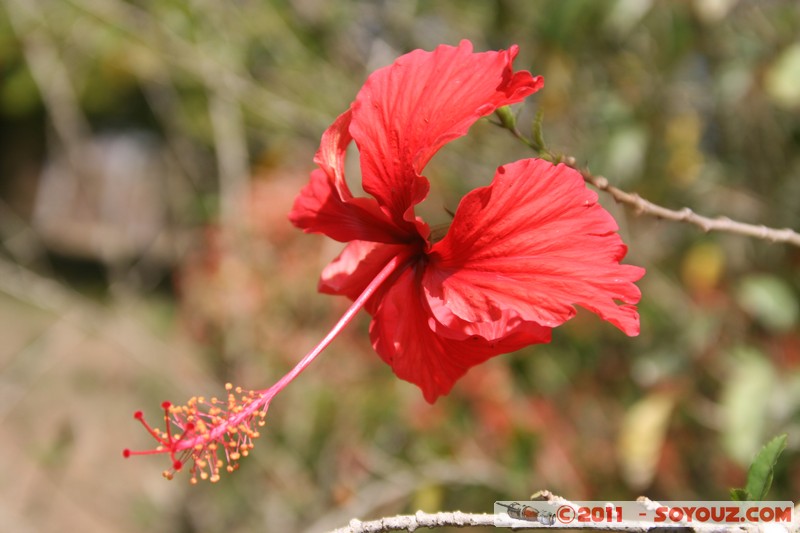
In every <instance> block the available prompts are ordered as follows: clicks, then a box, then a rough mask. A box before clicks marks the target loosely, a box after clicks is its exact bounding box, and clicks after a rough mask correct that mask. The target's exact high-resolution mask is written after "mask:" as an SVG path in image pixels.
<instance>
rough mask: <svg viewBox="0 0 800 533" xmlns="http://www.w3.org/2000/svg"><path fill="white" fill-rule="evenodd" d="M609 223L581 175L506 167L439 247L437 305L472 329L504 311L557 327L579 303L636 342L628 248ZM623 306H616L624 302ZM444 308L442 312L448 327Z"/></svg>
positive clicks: (434, 257)
mask: <svg viewBox="0 0 800 533" xmlns="http://www.w3.org/2000/svg"><path fill="white" fill-rule="evenodd" d="M616 230H617V225H616V222H615V221H614V219H613V218H612V217H611V215H610V214H609V213H608V212H607V211H606V210H605V209H603V208H602V207H601V206H600V205H599V204H598V203H597V194H595V193H594V192H593V191H590V190H589V189H587V188H586V186H585V185H584V183H583V179H582V178H581V176H580V174H579V173H578V172H576V171H575V170H573V169H571V168H569V167H566V166H564V165H558V166H556V165H552V164H551V163H548V162H546V161H543V160H538V159H526V160H522V161H517V162H516V163H511V164H509V165H505V166H503V167H500V168H499V169H498V170H497V174H496V175H495V177H494V181H493V183H492V184H491V185H490V186H488V187H482V188H480V189H476V190H474V191H472V192H470V193H469V194H467V195H466V196H465V197H464V199H463V200H462V201H461V203H460V205H459V206H458V210H457V211H456V215H455V218H454V219H453V223H452V225H451V226H450V230H449V231H448V233H447V235H446V236H445V238H444V239H443V240H441V241H440V242H438V243H436V244H435V245H434V246H433V248H432V249H431V254H430V258H431V263H430V267H429V268H428V270H427V273H426V276H425V279H424V284H425V287H426V290H427V292H428V294H429V297H430V298H432V299H439V300H441V301H442V302H443V304H444V307H446V308H448V309H449V310H450V311H452V313H453V314H455V315H456V316H458V317H460V318H462V319H463V320H466V321H468V322H478V323H481V322H488V323H491V322H495V321H497V320H500V319H502V317H503V316H504V312H505V311H506V310H513V311H514V312H515V313H516V314H518V316H519V317H520V318H521V319H522V320H525V321H532V322H537V323H539V324H541V325H543V326H548V327H555V326H558V325H560V324H562V323H563V322H565V321H567V320H569V319H570V318H571V317H572V316H573V315H574V314H575V308H574V307H573V306H574V305H580V306H582V307H585V308H586V309H589V310H590V311H593V312H595V313H597V314H598V315H600V316H601V317H602V318H604V319H606V320H608V321H609V322H611V323H612V324H614V325H615V326H617V327H618V328H619V329H621V330H622V331H624V332H625V333H626V334H628V335H637V334H638V333H639V315H638V313H637V312H636V307H635V305H632V304H635V303H637V302H638V301H639V298H640V297H641V293H640V291H639V289H638V287H636V285H634V283H633V282H634V281H636V280H638V279H639V278H641V277H642V275H644V269H642V268H640V267H636V266H632V265H622V264H619V261H620V260H621V259H622V258H623V257H624V256H625V252H626V250H627V249H626V247H625V245H624V244H623V243H622V240H621V239H620V237H619V235H617V233H616ZM617 300H618V301H621V302H623V303H622V304H621V305H618V304H617V303H616V301H617ZM442 307H443V306H438V307H437V306H434V307H433V311H434V312H437V309H438V310H439V312H437V318H440V320H446V318H447V316H446V314H444V313H442V312H441V309H442Z"/></svg>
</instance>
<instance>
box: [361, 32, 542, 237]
mask: <svg viewBox="0 0 800 533" xmlns="http://www.w3.org/2000/svg"><path fill="white" fill-rule="evenodd" d="M516 55H517V47H516V46H514V47H512V48H511V49H510V50H504V51H500V52H484V53H477V54H473V53H472V44H471V43H470V42H469V41H462V42H461V44H460V45H459V46H458V47H452V46H444V45H443V46H439V47H438V48H436V50H434V51H433V52H425V51H423V50H415V51H413V52H411V53H409V54H406V55H404V56H402V57H400V58H399V59H397V61H395V62H394V64H392V65H390V66H388V67H385V68H382V69H380V70H377V71H375V72H374V73H373V74H372V75H371V76H370V77H369V78H368V79H367V82H366V83H365V84H364V87H363V88H362V89H361V91H360V92H359V93H358V96H357V97H356V101H355V102H354V104H353V107H352V109H353V117H352V123H351V125H350V133H351V134H352V135H353V138H354V139H355V140H356V143H357V144H358V147H359V150H360V152H361V171H362V176H363V186H364V190H365V191H366V192H368V193H370V194H372V195H373V196H375V198H377V199H378V202H379V203H380V204H381V205H382V206H384V207H386V208H388V209H389V210H390V211H391V213H392V215H393V217H394V219H395V220H397V221H398V223H399V222H400V221H402V220H408V221H412V220H413V214H412V213H411V212H410V211H409V208H411V207H412V206H414V205H415V204H417V203H419V202H421V201H422V200H423V199H424V198H425V196H426V195H427V194H428V189H429V184H428V180H427V179H425V178H424V177H422V176H421V173H422V169H423V168H424V167H425V165H426V164H427V163H428V161H429V160H430V158H431V157H433V155H434V154H435V153H436V152H437V151H438V150H439V149H440V148H441V147H442V146H443V145H444V144H445V143H447V142H449V141H452V140H453V139H455V138H457V137H460V136H462V135H464V134H465V133H466V132H467V130H468V129H469V127H470V126H471V125H472V124H473V123H474V122H475V121H476V120H478V119H479V118H480V117H482V116H485V115H488V114H490V113H492V112H494V110H495V109H496V108H498V107H501V106H504V105H507V104H512V103H515V102H519V101H521V100H522V99H523V98H525V97H526V96H528V95H530V94H532V93H534V92H536V91H537V90H539V89H540V88H541V87H542V86H543V85H544V82H543V80H542V78H541V77H535V78H534V77H533V76H531V75H530V73H528V72H524V71H521V72H516V73H515V72H513V70H512V62H513V60H514V57H515V56H516Z"/></svg>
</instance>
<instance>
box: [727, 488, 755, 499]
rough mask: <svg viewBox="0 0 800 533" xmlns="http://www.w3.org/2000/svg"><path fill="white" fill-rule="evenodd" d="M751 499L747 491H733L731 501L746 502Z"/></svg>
mask: <svg viewBox="0 0 800 533" xmlns="http://www.w3.org/2000/svg"><path fill="white" fill-rule="evenodd" d="M749 499H750V493H748V492H747V491H746V490H745V489H731V500H733V501H735V502H746V501H747V500H749Z"/></svg>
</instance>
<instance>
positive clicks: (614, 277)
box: [123, 41, 644, 482]
mask: <svg viewBox="0 0 800 533" xmlns="http://www.w3.org/2000/svg"><path fill="white" fill-rule="evenodd" d="M516 54H517V48H516V47H512V48H511V49H510V50H507V51H500V52H485V53H477V54H476V53H472V45H471V44H470V43H469V42H468V41H462V42H461V44H460V45H459V46H458V47H451V46H440V47H438V48H437V49H436V50H434V51H433V52H425V51H422V50H416V51H414V52H411V53H410V54H407V55H404V56H402V57H401V58H399V59H398V60H397V61H395V63H394V64H392V65H391V66H388V67H386V68H383V69H381V70H378V71H377V72H375V73H373V74H372V75H371V76H370V77H369V78H368V79H367V82H366V83H365V84H364V87H363V88H362V89H361V91H360V92H359V93H358V95H357V97H356V100H355V102H353V104H352V105H351V106H350V109H349V110H347V111H346V112H345V113H343V114H342V115H341V116H340V117H339V118H338V119H336V121H335V122H334V123H333V125H332V126H331V127H330V128H328V130H327V131H326V132H325V133H324V135H323V136H322V143H321V146H320V149H319V151H318V153H317V156H316V158H315V161H316V163H317V164H318V165H319V169H317V170H315V171H314V172H313V173H312V174H311V180H310V182H309V183H308V185H306V186H305V187H304V188H303V190H302V191H301V193H300V195H299V196H298V198H297V200H296V201H295V205H294V207H293V209H292V212H291V213H290V215H289V217H290V219H291V221H292V222H293V223H294V224H295V225H297V226H298V227H300V228H302V229H303V230H305V231H307V232H315V233H323V234H325V235H328V236H329V237H331V238H333V239H336V240H339V241H342V242H347V243H348V244H347V246H346V247H345V249H344V251H343V252H342V253H341V255H339V257H338V258H336V259H335V260H334V261H333V262H332V263H331V264H330V265H328V266H327V267H326V268H325V270H324V271H323V273H322V279H321V281H320V290H321V291H323V292H326V293H329V294H341V295H344V296H347V297H349V298H351V299H352V300H353V303H352V305H351V306H350V308H349V309H348V310H347V311H346V312H345V314H344V315H343V316H342V318H341V319H340V320H339V322H337V323H336V325H335V326H334V327H333V329H332V330H331V331H330V332H329V333H328V334H327V335H326V337H325V338H324V339H323V340H322V341H321V342H320V343H319V344H318V345H317V346H315V347H314V349H313V350H311V352H309V353H308V354H307V355H306V356H305V357H303V359H301V360H300V362H299V363H298V364H297V365H296V366H295V367H294V368H293V369H292V370H291V371H289V372H288V373H287V374H286V375H285V376H284V377H283V378H281V379H280V380H279V381H278V382H276V383H275V384H274V385H272V386H271V387H269V388H267V389H263V390H254V391H251V390H244V389H241V388H240V387H234V386H233V385H230V384H228V385H226V391H227V393H226V395H225V396H224V397H222V398H216V397H214V398H208V399H206V398H204V397H202V396H197V397H193V398H191V399H190V400H189V401H188V402H187V403H186V404H185V405H173V404H171V403H170V402H164V403H163V404H162V409H163V411H164V416H163V420H164V424H165V429H164V430H161V429H157V428H154V427H152V426H151V425H149V424H148V423H147V422H146V421H145V418H144V415H143V414H142V412H141V411H137V412H136V413H135V415H134V417H135V418H136V419H137V420H138V421H139V422H140V423H141V424H142V425H143V426H144V428H145V429H146V430H147V432H148V433H149V434H150V435H151V437H152V438H154V439H155V440H156V442H157V446H156V448H155V449H153V450H145V451H131V450H124V452H123V455H124V456H125V457H130V456H133V455H147V454H168V455H169V456H170V459H171V468H170V469H169V470H167V471H165V472H164V475H165V476H166V477H167V478H172V476H173V474H174V473H175V471H177V470H181V469H182V468H183V466H184V464H185V463H187V462H190V461H191V462H192V466H191V469H190V475H191V477H190V479H191V480H192V481H193V482H197V481H198V479H208V480H210V481H216V480H218V479H219V476H220V473H221V472H222V471H223V470H227V471H233V470H235V469H236V468H238V461H239V459H240V458H241V457H243V456H246V455H247V454H248V453H249V451H250V450H251V449H252V447H253V441H254V440H255V439H256V438H258V436H259V434H260V433H259V428H260V427H261V426H262V425H263V424H264V423H265V420H264V418H265V416H266V412H267V409H268V408H269V406H270V403H271V402H272V399H273V398H274V397H275V395H276V394H277V393H278V392H280V391H281V390H283V388H284V387H286V386H287V385H288V384H289V383H290V382H291V381H292V380H294V379H295V378H296V377H297V376H298V375H299V374H300V373H301V372H302V371H303V370H305V369H306V368H307V367H308V365H309V364H311V362H312V361H313V360H314V359H315V358H316V357H317V356H318V355H319V354H320V353H321V352H322V351H323V350H324V349H325V348H326V347H327V346H328V345H329V344H330V343H331V341H332V340H333V339H334V338H335V337H336V335H338V334H339V332H340V331H341V330H342V329H343V328H344V327H345V326H346V325H347V324H348V323H350V321H352V319H353V317H354V316H356V314H357V313H358V312H359V310H360V309H362V308H364V309H366V310H367V311H368V312H369V313H370V314H371V315H372V317H373V319H372V323H371V325H370V336H371V338H372V343H373V346H374V347H375V350H376V351H377V352H378V354H379V355H380V356H381V358H382V359H383V360H384V361H386V362H387V363H388V364H389V365H390V366H391V367H392V369H393V370H394V372H395V374H397V376H399V377H400V378H402V379H405V380H408V381H410V382H412V383H415V384H416V385H418V386H419V387H420V388H421V389H422V393H423V395H424V396H425V399H426V400H428V401H429V402H433V401H435V400H436V398H438V397H439V396H441V395H443V394H447V393H448V392H449V391H450V389H451V388H452V387H453V384H454V383H455V382H456V381H457V380H458V379H459V378H460V377H461V376H463V375H464V374H465V373H466V372H467V370H469V368H470V367H472V366H475V365H477V364H479V363H481V362H483V361H485V360H487V359H489V358H490V357H493V356H495V355H498V354H502V353H507V352H511V351H514V350H517V349H519V348H522V347H523V346H527V345H530V344H535V343H543V342H548V341H549V340H550V332H551V329H552V328H554V327H556V326H558V325H560V324H562V323H564V322H565V321H567V320H569V319H570V318H572V316H574V315H575V307H574V306H575V305H579V306H582V307H584V308H586V309H589V310H590V311H592V312H594V313H596V314H598V315H599V316H600V317H602V318H604V319H605V320H608V321H609V322H611V323H612V324H614V325H615V326H617V327H618V328H619V329H621V330H622V331H623V332H625V333H626V334H628V335H636V334H638V332H639V317H638V315H637V312H636V307H635V305H634V304H636V303H637V302H638V301H639V297H640V293H639V289H638V288H637V287H636V285H634V282H635V281H636V280H638V279H639V278H640V277H641V276H642V275H643V274H644V270H643V269H642V268H639V267H636V266H631V265H623V264H620V263H619V261H620V260H621V259H622V258H623V257H624V255H625V252H626V247H625V245H624V244H623V243H622V240H621V239H620V237H619V235H617V233H616V231H617V225H616V223H615V222H614V219H613V218H612V217H611V215H609V214H608V212H606V211H605V210H604V209H603V208H602V207H601V206H600V205H599V204H598V203H597V195H596V194H595V193H594V192H592V191H590V190H588V189H587V188H586V186H585V185H584V182H583V179H582V178H581V176H580V175H579V174H578V172H576V171H575V170H573V169H571V168H569V167H566V166H564V165H553V164H551V163H548V162H546V161H543V160H539V159H525V160H522V161H517V162H515V163H510V164H508V165H504V166H502V167H500V168H499V169H497V173H496V174H495V176H494V180H493V181H492V183H491V185H489V186H487V187H481V188H479V189H476V190H474V191H472V192H470V193H469V194H467V195H466V196H465V197H464V198H463V199H462V200H461V203H460V204H459V206H458V209H457V211H456V213H455V216H454V218H453V221H452V223H451V225H450V228H449V230H448V232H447V234H446V235H445V236H444V238H443V239H441V240H439V241H438V242H433V241H432V240H431V238H430V228H429V227H428V225H427V224H426V223H425V221H423V220H422V219H420V218H419V217H417V216H416V215H415V213H414V206H415V205H417V204H419V203H420V202H421V201H422V200H424V199H425V197H426V196H427V194H428V189H429V183H428V180H427V179H426V178H425V177H424V176H423V175H422V171H423V169H424V168H425V165H426V164H427V163H428V161H430V159H431V157H433V155H434V154H435V153H436V152H437V151H438V150H439V149H440V148H441V147H442V146H444V145H445V144H446V143H447V142H449V141H451V140H453V139H455V138H457V137H460V136H461V135H464V134H465V133H466V132H467V130H468V129H469V127H470V126H471V125H472V124H473V123H474V122H475V121H477V120H478V119H479V118H481V117H483V116H486V115H489V114H490V113H492V112H494V111H495V110H496V109H497V108H499V107H501V106H505V105H508V104H513V103H516V102H520V101H521V100H523V99H524V98H525V97H526V96H528V95H530V94H532V93H534V92H536V91H537V90H539V89H540V88H541V87H542V85H543V81H542V79H541V77H533V76H531V75H530V73H528V72H524V71H520V72H514V71H513V69H512V62H513V60H514V57H515V56H516ZM352 141H355V143H356V145H357V146H358V149H359V152H360V158H361V173H362V179H363V188H364V191H366V192H367V193H368V194H370V195H371V196H372V197H366V198H359V197H354V196H353V194H352V193H351V192H350V190H349V188H348V186H347V183H346V182H345V176H344V162H345V153H346V150H347V147H348V145H349V144H350V143H351V142H352Z"/></svg>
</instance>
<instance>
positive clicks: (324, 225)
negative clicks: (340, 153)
mask: <svg viewBox="0 0 800 533" xmlns="http://www.w3.org/2000/svg"><path fill="white" fill-rule="evenodd" d="M346 186H347V185H346V184H345V187H346ZM289 220H290V221H291V222H292V224H294V225H295V226H297V227H298V228H301V229H302V230H303V231H305V232H306V233H323V234H325V235H327V236H328V237H330V238H331V239H335V240H337V241H340V242H348V241H352V240H366V241H374V242H398V241H403V240H407V239H408V231H403V230H402V229H400V228H398V227H397V225H396V224H394V223H393V222H392V221H390V220H389V218H388V217H387V216H386V214H384V212H383V211H381V209H380V207H378V203H377V202H376V201H375V200H374V199H372V198H351V199H349V200H347V201H345V200H343V199H342V198H341V196H339V193H338V191H337V190H336V189H335V184H334V180H332V179H331V178H330V177H329V176H328V175H327V174H325V172H323V171H322V170H320V169H317V170H314V171H313V172H312V173H311V179H310V180H309V182H308V184H307V185H306V186H305V187H303V189H302V190H301V191H300V194H299V195H298V196H297V198H296V199H295V201H294V206H292V210H291V212H290V213H289Z"/></svg>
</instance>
